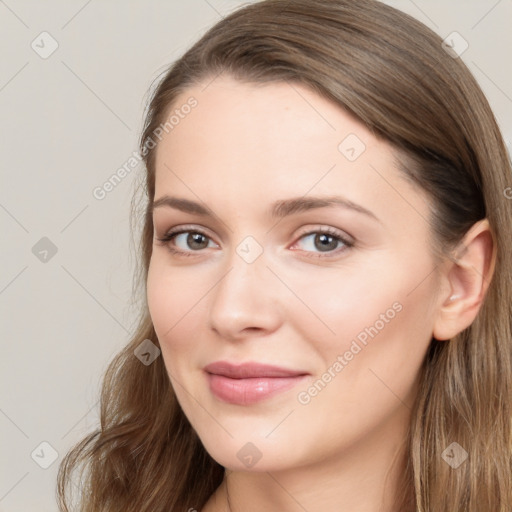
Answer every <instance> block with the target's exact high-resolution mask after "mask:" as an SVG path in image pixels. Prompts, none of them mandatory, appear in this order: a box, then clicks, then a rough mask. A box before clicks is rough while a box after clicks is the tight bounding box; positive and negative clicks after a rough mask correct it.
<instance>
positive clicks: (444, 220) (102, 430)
mask: <svg viewBox="0 0 512 512" xmlns="http://www.w3.org/2000/svg"><path fill="white" fill-rule="evenodd" d="M441 43H442V40H441V38H440V37H439V36H438V35H436V34H435V33H433V32H432V31H431V30H430V29H428V28H427V27H425V26H424V25H423V24H421V23H420V22H418V21H416V20H415V19H413V18H412V17H410V16H408V15H406V14H404V13H402V12H400V11H397V10H395V9H393V8H391V7H388V6H386V5H385V4H382V3H380V2H377V1H374V0H357V1H354V0H294V1H288V0H266V1H262V2H258V3H255V4H252V5H249V6H246V7H244V8H241V9H239V10H237V11H235V12H234V13H232V14H231V15H229V16H227V17H226V18H224V19H222V20H221V21H220V22H219V23H217V24H216V25H215V26H214V27H213V28H211V29H210V30H209V31H208V32H207V33H206V34H205V35H204V36H203V37H202V38H201V39H200V40H199V41H198V42H197V43H196V44H195V45H194V46H192V47H191V48H190V49H189V50H188V51H187V52H186V53H185V54H184V55H183V56H182V57H181V58H180V59H179V60H178V61H176V62H175V63H174V64H173V65H172V67H170V69H169V70H168V71H167V72H166V73H165V76H164V77H163V78H162V79H161V80H160V81H159V84H158V86H157V87H156V89H155V91H154V92H153V94H152V97H151V99H150V102H149V106H148V109H147V112H146V121H145V127H144V130H143V133H142V136H141V139H140V151H141V154H142V155H143V156H144V161H145V164H146V168H147V174H146V176H145V181H144V192H145V194H146V197H145V198H144V201H145V203H146V205H147V206H149V204H150V203H151V201H152V200H153V198H154V192H155V143H157V142H158V141H157V140H156V137H155V133H158V127H159V126H162V125H165V123H166V116H167V115H168V112H169V110H170V109H171V107H173V106H174V103H175V99H176V97H177V96H178V95H179V94H181V93H183V92H186V90H187V88H189V87H190V86H191V85H195V84H198V83H200V82H205V83H206V81H210V80H213V79H215V77H216V76H218V75H219V74H220V73H227V74H230V75H231V76H233V77H235V78H237V79H239V80H241V81H246V82H251V83H262V82H269V81H289V82H295V83H301V84H303V85H306V86H308V87H309V88H311V89H312V90H313V91H315V92H317V93H318V94H320V95H322V96H323V97H325V98H328V99H330V100H332V101H333V102H335V103H336V104H337V105H339V106H340V108H343V109H345V110H346V111H348V112H350V113H351V114H353V115H354V116H355V117H356V118H357V119H359V120H360V121H361V122H362V123H364V124H365V125H366V126H367V127H368V128H369V129H370V130H371V131H372V133H374V134H375V135H376V136H377V137H381V138H383V139H384V140H386V141H388V142H389V144H390V145H391V146H392V147H394V148H395V151H396V155H397V160H398V162H399V164H400V169H401V171H402V172H403V173H404V176H407V178H408V179H410V180H411V181H412V182H413V183H415V184H416V185H417V186H418V187H420V188H421V189H422V190H424V191H426V192H427V193H428V196H429V198H430V199H431V204H432V212H431V229H432V233H433V235H434V240H435V246H436V250H437V251H439V253H440V254H445V255H446V254H448V252H449V251H450V250H451V249H452V248H453V247H455V246H456V245H457V244H458V243H459V242H460V241H461V240H462V238H463V236H464V234H465V233H466V232H467V231H468V229H469V228H470V227H471V226H472V225H473V224H474V223H475V222H477V221H478V220H480V219H483V218H487V219H488V220H489V223H490V226H491V229H492V233H493V236H494V240H495V243H496V251H497V253H496V266H495V273H494V278H493V279H492V281H491V283H490V286H489V288H488V291H487V295H486V298H485V300H484V303H483V305H482V307H481V309H480V311H479V313H478V315H477V317H476V319H475V321H474V322H473V324H472V325H471V326H470V327H468V328H467V329H465V330H464V331H463V332H461V333H460V334H458V335H457V336H455V337H454V338H453V339H451V340H449V341H445V342H437V341H436V340H432V343H431V345H430V347H429V351H428V353H427V356H426V358H425V362H424V365H423V367H422V369H421V375H420V377H421V381H420V385H419V394H418V396H417V400H416V402H415V404H414V408H413V411H412V420H411V424H410V429H409V436H408V439H407V440H406V446H407V452H406V460H407V468H406V471H405V473H404V475H403V481H402V486H403V487H402V492H401V493H400V500H401V501H400V502H397V510H400V511H407V512H409V511H418V512H434V511H435V512H453V511H454V510H464V511H465V512H482V511H490V510H492V511H493V512H510V510H512V457H511V455H512V403H511V402H512V400H511V397H512V332H511V331H512V325H511V323H512V320H511V319H512V251H511V245H512V222H511V221H512V201H511V200H510V199H507V197H506V193H505V191H506V190H508V187H509V186H510V183H511V182H512V172H511V165H510V160H509V158H508V155H507V151H506V148H505V145H504V142H503V138H502V136H501V134H500V131H499V128H498V126H497V123H496V121H495V118H494V116H493V113H492V112H491V109H490V107H489V104H488V102H487V100H486V98H485V97H484V95H483V93H482V91H481V90H480V88H479V86H478V85H477V83H476V81H475V79H474V78H473V76H472V75H471V73H470V72H469V71H468V69H467V68H466V66H465V65H464V64H463V63H462V62H461V60H460V58H454V56H453V55H448V53H446V51H445V50H444V49H443V47H442V44H441ZM142 213H143V218H144V221H143V222H144V225H143V229H142V233H141V239H140V242H141V243H140V255H141V256H142V258H141V262H140V263H141V264H140V273H139V280H140V283H141V288H142V289H143V291H144V284H145V281H146V278H147V272H148V266H149V262H150V258H151V252H152V243H153V224H152V216H151V211H150V209H149V208H146V209H145V210H144V211H143V212H142ZM145 339H149V340H151V341H152V342H153V343H154V344H155V345H157V346H158V344H159V342H158V338H157V337H156V334H155V331H154V328H153V326H152V323H151V319H150V316H149V312H148V308H147V303H145V302H144V304H143V307H141V316H140V321H139V327H138V330H137V332H136V333H135V335H134V336H133V339H132V340H131V341H130V343H129V344H128V345H127V346H126V348H124V349H123V350H122V352H121V353H120V354H119V355H117V356H116V358H115V359H114V360H113V361H112V362H111V364H110V366H109V368H108V371H107V373H106V375H105V379H104V383H103V388H102V394H101V425H100V427H99V429H98V430H97V431H95V432H93V433H91V434H90V435H89V436H87V437H86V438H85V439H84V440H83V441H82V442H80V443H79V444H78V445H77V446H76V447H74V448H73V449H72V450H71V451H70V452H69V453H68V454H67V455H66V457H65V458H64V460H63V461H62V463H61V466H60V471H59V477H58V495H59V500H60V509H61V511H68V510H69V508H68V504H69V503H70V502H71V501H72V496H71V494H72V493H71V491H72V490H73V485H71V484H72V483H73V482H72V475H74V474H75V470H76V469H78V468H81V470H82V471H81V472H80V474H81V475H82V478H81V479H80V483H79V489H80V497H79V499H78V501H79V508H78V510H80V511H81V512H100V511H105V512H106V511H108V512H117V511H119V512H121V511H122V512H129V511H136V512H149V511H151V512H164V511H165V512H169V511H173V512H174V511H176V512H184V511H187V510H189V509H191V508H193V509H196V510H200V509H201V508H202V507H203V505H204V504H205V503H206V501H207V500H208V498H209V497H210V496H211V494H212V493H213V492H214V490H215V489H216V488H217V487H218V486H219V484H220V483H221V481H222V478H223V476H224V468H223V467H222V466H220V465H219V464H218V463H217V462H216V461H214V460H213V459H212V458H211V457H210V456H209V454H208V453H207V452H206V450H205V449H204V447H203V446H202V444H201V442H200V440H199V439H198V437H197V435H196V433H195V431H194V429H193V428H192V427H191V425H190V424H189V422H188V421H187V418H186V417H185V415H184V413H183V411H182V410H181V408H180V406H179V404H178V403H177V400H176V397H175V394H174V392H173V389H172V387H171V385H170V381H169V378H168V375H167V373H166V369H165V366H164V362H163V359H162V358H161V357H159V358H157V359H156V360H155V361H154V363H152V364H151V365H148V366H146V365H143V364H141V362H140V361H139V360H138V359H137V358H136V357H135V356H134V349H135V348H136V347H138V346H139V344H140V343H141V342H142V341H143V340H145ZM454 441H455V442H457V443H458V444H459V445H460V446H461V447H462V448H463V449H464V450H465V451H466V452H467V453H468V458H467V460H466V461H465V463H464V464H462V465H460V466H459V467H458V468H457V469H453V468H452V467H450V466H449V465H448V464H447V463H446V462H445V460H444V459H443V457H442V454H443V452H444V450H445V449H446V448H447V447H449V446H450V445H451V443H452V442H454ZM68 491H69V495H68Z"/></svg>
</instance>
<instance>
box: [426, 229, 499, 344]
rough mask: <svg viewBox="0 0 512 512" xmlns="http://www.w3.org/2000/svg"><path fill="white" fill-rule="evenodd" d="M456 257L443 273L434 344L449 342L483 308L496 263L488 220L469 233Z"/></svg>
mask: <svg viewBox="0 0 512 512" xmlns="http://www.w3.org/2000/svg"><path fill="white" fill-rule="evenodd" d="M456 253H458V255H457V256H456V257H455V258H454V261H449V262H448V263H447V264H446V267H445V268H444V269H443V276H442V279H443V280H444V286H442V287H441V288H442V289H443V293H442V294H441V295H440V296H439V308H438V311H437V315H436V317H435V321H434V327H433V333H432V336H433V337H434V338H435V339H436V340H448V339H451V338H453V337H454V336H455V335H457V334H458V333H460V332H462V331H463V330H464V329H466V327H469V326H470V325H471V324H472V323H473V320H474V319H475V317H476V315H477V314H478V311H479V310H480V307H481V306H482V304H483V300H484V298H485V294H486V292H487V288H488V287H489V283H490V282H491V278H492V276H493V274H494V267H495V263H496V243H495V239H494V235H493V233H492V231H491V229H490V226H489V221H488V220H487V219H483V220H481V221H479V222H477V223H475V224H474V225H473V226H472V227H471V228H470V229H469V231H468V232H467V233H466V235H465V236H464V239H463V240H462V242H461V243H460V244H459V246H458V247H457V250H456Z"/></svg>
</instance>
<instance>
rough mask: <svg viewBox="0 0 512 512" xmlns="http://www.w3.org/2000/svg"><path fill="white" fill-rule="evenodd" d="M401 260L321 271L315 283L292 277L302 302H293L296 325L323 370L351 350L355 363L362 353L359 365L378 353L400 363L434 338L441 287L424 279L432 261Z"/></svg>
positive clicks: (430, 279)
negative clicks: (436, 300) (435, 302)
mask: <svg viewBox="0 0 512 512" xmlns="http://www.w3.org/2000/svg"><path fill="white" fill-rule="evenodd" d="M397 261H403V259H399V258H392V257H390V258H388V259H387V260H386V259H385V258H381V259H380V260H379V261H378V262H375V263H374V264H373V265H367V266H365V271H364V272H360V271H359V272H358V271H356V270H355V269H351V268H342V269H340V271H339V273H334V272H332V271H330V272H325V273H323V275H322V273H321V272H318V273H317V276H316V277H317V278H316V279H315V280H314V283H313V282H312V280H311V279H308V280H307V282H306V281H305V280H304V279H303V278H302V280H301V279H299V278H298V276H295V281H294V280H293V276H291V275H289V276H288V279H289V280H288V281H287V282H289V283H295V286H293V289H294V292H295V293H296V295H297V296H298V297H300V298H301V299H302V302H303V303H299V301H298V300H294V301H293V302H290V306H289V307H290V309H289V311H290V312H291V315H292V318H293V320H292V321H293V322H294V323H295V325H296V327H297V330H299V331H301V332H302V334H303V336H304V337H306V338H307V339H308V340H310V343H311V345H312V346H314V347H315V348H316V352H317V353H318V355H319V356H320V359H321V361H322V363H323V364H324V365H327V366H328V365H330V364H332V363H333V362H334V361H336V358H337V356H338V355H340V354H343V353H345V352H346V351H349V352H351V353H349V354H348V357H349V358H353V359H356V356H355V354H357V359H358V360H360V361H364V360H365V359H366V357H370V356H371V354H372V353H374V354H376V356H377V357H380V358H382V357H384V358H385V359H389V358H394V359H395V360H396V361H397V364H398V361H401V360H402V356H403V355H404V354H407V353H408V352H409V351H414V350H416V351H418V350H419V351H420V352H421V351H422V350H423V349H424V348H425V344H426V343H428V341H429V340H430V339H431V334H432V323H433V322H432V318H433V300H432V299H433V296H434V293H435V286H436V283H435V282H434V281H433V279H432V278H425V277H426V276H428V275H429V273H430V271H431V262H430V261H429V260H428V258H419V257H416V258H411V259H407V261H406V263H405V264H397V263H396V262H397ZM322 270H324V269H322ZM352 270H353V271H352ZM292 300H293V299H292ZM304 304H306V305H307V308H306V307H305V306H304ZM308 309H309V311H308ZM371 347H372V348H371ZM359 348H360V349H361V350H359ZM370 348H371V350H370ZM365 352H366V354H365V355H364V357H361V356H362V355H363V353H365Z"/></svg>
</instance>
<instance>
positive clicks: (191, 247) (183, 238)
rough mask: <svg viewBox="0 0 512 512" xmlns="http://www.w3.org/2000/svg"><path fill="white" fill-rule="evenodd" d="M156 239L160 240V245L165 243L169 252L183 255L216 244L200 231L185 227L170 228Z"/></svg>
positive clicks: (188, 254)
mask: <svg viewBox="0 0 512 512" xmlns="http://www.w3.org/2000/svg"><path fill="white" fill-rule="evenodd" d="M156 240H158V241H159V242H160V245H165V246H166V247H167V249H168V250H169V251H170V252H171V253H173V254H179V255H183V256H195V254H193V253H194V252H200V251H201V250H202V249H207V248H208V247H214V246H216V244H215V243H214V242H213V241H212V240H211V238H210V237H209V236H208V235H206V234H205V233H203V232H202V231H200V230H198V229H194V230H191V229H189V230H187V228H185V227H182V228H180V229H175V230H172V229H171V230H170V231H169V232H167V233H166V234H165V235H164V236H163V237H160V238H158V237H157V238H156ZM210 244H213V245H210Z"/></svg>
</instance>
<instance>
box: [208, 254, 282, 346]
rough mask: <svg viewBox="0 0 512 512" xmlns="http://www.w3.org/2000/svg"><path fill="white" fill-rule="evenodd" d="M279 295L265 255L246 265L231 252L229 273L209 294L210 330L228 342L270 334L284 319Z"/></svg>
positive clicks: (278, 289) (276, 280) (275, 280)
mask: <svg viewBox="0 0 512 512" xmlns="http://www.w3.org/2000/svg"><path fill="white" fill-rule="evenodd" d="M280 293H282V290H280V288H279V281H278V279H276V277H275V275H274V274H273V273H272V272H271V271H270V270H269V269H268V268H267V264H266V260H265V258H264V254H262V255H261V256H260V257H259V258H258V259H256V261H253V262H252V263H248V262H246V261H245V260H244V259H243V258H241V257H240V256H239V255H238V254H236V253H235V252H233V256H232V257H231V258H230V261H229V266H228V271H227V272H224V275H223V277H222V278H221V279H220V281H219V283H218V284H217V285H216V286H215V288H214V289H213V290H212V292H211V294H210V300H211V303H210V308H209V323H210V328H211V329H213V330H214V331H216V332H217V334H218V335H220V336H221V337H222V338H225V339H227V340H230V341H236V340H241V339H243V338H244V337H247V336H255V335H257V336H262V335H265V334H269V333H272V332H274V331H275V330H277V329H278V328H279V326H280V325H281V323H282V319H283V318H282V313H283V309H282V301H281V300H280Z"/></svg>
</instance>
